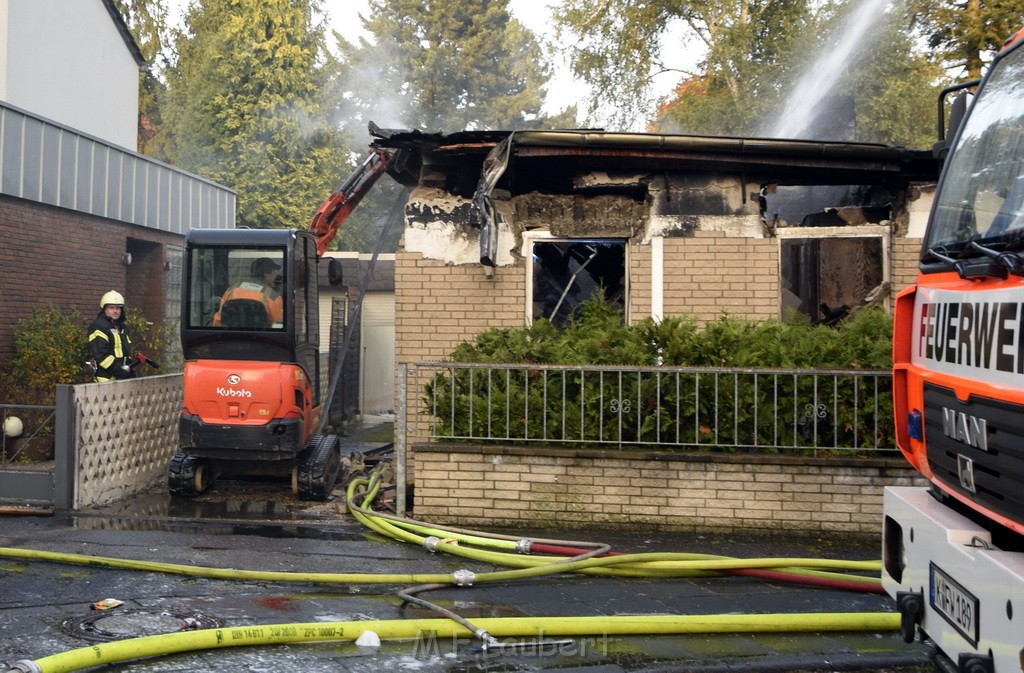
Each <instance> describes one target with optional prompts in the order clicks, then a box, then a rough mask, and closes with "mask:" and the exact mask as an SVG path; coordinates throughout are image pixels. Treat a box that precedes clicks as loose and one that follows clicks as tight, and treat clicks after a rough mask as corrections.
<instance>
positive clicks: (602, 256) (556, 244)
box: [532, 239, 626, 327]
mask: <svg viewBox="0 0 1024 673" xmlns="http://www.w3.org/2000/svg"><path fill="white" fill-rule="evenodd" d="M595 297H602V298H603V299H604V300H605V301H607V302H609V303H611V304H612V305H614V306H617V307H618V308H619V309H620V310H621V311H622V314H623V316H625V315H626V241H625V240H607V239H603V240H601V239H595V240H579V239H577V240H571V241H538V242H535V243H534V244H533V296H532V302H533V304H532V307H533V315H532V318H533V319H534V320H536V319H539V318H546V319H548V320H550V321H551V322H552V323H553V324H554V325H555V326H557V327H562V326H564V325H565V324H566V322H568V321H569V320H571V319H572V318H574V317H575V316H576V315H577V314H578V312H579V310H580V307H581V306H582V305H583V304H584V303H585V302H587V301H588V300H590V299H592V298H595Z"/></svg>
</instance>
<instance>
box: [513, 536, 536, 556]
mask: <svg viewBox="0 0 1024 673" xmlns="http://www.w3.org/2000/svg"><path fill="white" fill-rule="evenodd" d="M516 551H517V552H519V553H520V554H529V553H532V552H533V540H528V539H526V538H523V539H522V540H519V541H518V542H516Z"/></svg>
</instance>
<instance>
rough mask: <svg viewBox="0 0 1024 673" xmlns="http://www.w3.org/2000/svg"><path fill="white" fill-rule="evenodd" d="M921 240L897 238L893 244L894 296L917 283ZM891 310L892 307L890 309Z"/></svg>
mask: <svg viewBox="0 0 1024 673" xmlns="http://www.w3.org/2000/svg"><path fill="white" fill-rule="evenodd" d="M920 254H921V239H920V238H897V239H895V240H894V241H893V244H892V296H893V297H895V296H896V295H897V294H898V293H899V292H900V291H901V290H903V289H904V288H906V287H908V286H910V285H913V284H914V283H916V282H917V260H918V257H919V256H920ZM890 308H891V307H890Z"/></svg>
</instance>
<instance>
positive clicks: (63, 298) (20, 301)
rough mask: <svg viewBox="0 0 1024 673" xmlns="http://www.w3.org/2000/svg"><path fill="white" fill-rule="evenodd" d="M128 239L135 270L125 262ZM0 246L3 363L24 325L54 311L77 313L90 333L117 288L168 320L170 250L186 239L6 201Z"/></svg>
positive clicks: (1, 204) (0, 216) (0, 206)
mask: <svg viewBox="0 0 1024 673" xmlns="http://www.w3.org/2000/svg"><path fill="white" fill-rule="evenodd" d="M129 239H132V241H131V249H133V250H135V254H133V263H132V266H131V267H130V268H129V267H125V265H124V264H123V262H122V261H121V260H122V255H124V253H125V252H126V251H127V250H128V249H129ZM0 240H2V241H3V245H0V297H3V301H0V360H8V359H9V358H10V357H11V355H12V352H13V351H12V348H11V337H12V327H13V326H14V325H15V324H16V323H17V321H18V320H19V319H20V318H24V317H27V316H29V315H30V314H31V312H32V309H34V308H39V307H45V306H46V305H47V304H53V305H54V306H56V307H57V308H59V309H60V310H62V311H65V312H67V311H70V310H71V309H77V310H78V311H79V312H80V313H81V314H82V317H83V320H84V321H85V322H84V324H83V325H82V330H83V332H84V330H85V327H86V326H87V325H88V323H89V321H91V320H92V318H93V317H95V315H96V314H97V312H98V311H99V299H100V297H101V296H102V295H103V293H104V292H106V291H107V290H111V289H115V290H118V291H119V292H121V293H122V294H124V296H125V300H126V302H127V303H128V305H129V306H133V307H138V308H140V309H142V311H143V313H144V314H145V315H146V317H147V318H148V319H149V320H152V321H161V320H163V319H164V315H163V311H164V296H163V277H164V255H163V246H164V245H183V243H184V237H183V236H181V235H177V234H170V233H167V232H163V231H158V230H155V229H147V228H143V227H137V226H134V225H128V224H124V223H121V222H115V221H113V220H107V219H104V218H100V217H95V216H92V215H86V214H83V213H78V212H75V211H71V210H65V209H63V208H57V207H53V206H47V205H43V204H39V203H34V202H31V201H26V200H23V199H17V198H13V197H9V196H4V195H0ZM129 274H130V275H129Z"/></svg>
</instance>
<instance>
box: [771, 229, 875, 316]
mask: <svg viewBox="0 0 1024 673" xmlns="http://www.w3.org/2000/svg"><path fill="white" fill-rule="evenodd" d="M781 267H782V268H781V275H782V283H781V292H782V297H781V302H780V303H781V305H782V310H783V316H785V314H786V313H787V312H788V311H789V310H795V311H798V312H799V313H802V314H804V315H806V316H807V317H808V318H810V320H811V322H812V323H815V324H817V323H825V324H831V323H834V322H836V321H838V320H840V319H842V317H843V316H845V315H846V314H848V313H849V312H850V310H852V309H853V308H855V307H857V306H862V305H863V304H865V302H866V300H867V298H868V296H869V295H871V293H872V291H873V290H874V289H875V288H877V287H878V286H879V285H881V284H882V280H883V269H882V238H881V237H880V236H867V237H851V238H795V239H786V240H783V241H782V252H781Z"/></svg>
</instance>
